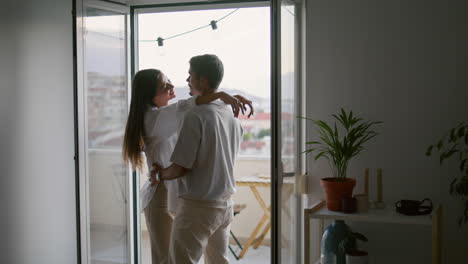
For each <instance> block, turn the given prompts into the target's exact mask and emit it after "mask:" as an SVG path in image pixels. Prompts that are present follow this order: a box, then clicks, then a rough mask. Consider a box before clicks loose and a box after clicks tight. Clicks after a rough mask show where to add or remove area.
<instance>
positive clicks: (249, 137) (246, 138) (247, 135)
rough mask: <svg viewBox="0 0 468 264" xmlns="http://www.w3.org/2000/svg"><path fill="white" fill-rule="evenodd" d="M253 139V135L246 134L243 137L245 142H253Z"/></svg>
mask: <svg viewBox="0 0 468 264" xmlns="http://www.w3.org/2000/svg"><path fill="white" fill-rule="evenodd" d="M252 138H253V135H252V133H245V134H244V136H243V139H244V140H245V141H248V140H251V139H252Z"/></svg>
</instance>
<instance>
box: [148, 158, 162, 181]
mask: <svg viewBox="0 0 468 264" xmlns="http://www.w3.org/2000/svg"><path fill="white" fill-rule="evenodd" d="M160 170H161V166H159V165H158V164H157V163H153V168H152V169H151V172H150V176H149V181H150V183H151V186H153V185H155V184H157V183H160V182H161V180H160V179H158V178H157V177H156V175H157V173H158V172H159V171H160Z"/></svg>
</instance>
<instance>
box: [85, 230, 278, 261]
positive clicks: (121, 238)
mask: <svg viewBox="0 0 468 264" xmlns="http://www.w3.org/2000/svg"><path fill="white" fill-rule="evenodd" d="M232 247H233V249H234V250H235V251H236V252H237V253H238V252H239V249H237V247H236V246H232ZM228 257H229V261H230V263H232V264H237V263H239V264H269V263H270V247H268V246H263V245H262V246H260V247H258V248H257V249H253V248H250V249H249V250H248V251H247V253H246V254H245V256H244V257H243V258H242V259H240V260H236V259H235V258H234V256H233V255H232V253H231V252H230V251H229V252H228ZM91 259H92V260H91V263H92V264H126V263H128V256H127V244H126V233H124V232H123V230H105V229H104V230H103V229H94V230H92V232H91ZM141 260H142V261H141V263H142V264H152V263H151V253H150V247H149V240H148V236H147V235H145V234H143V235H142V237H141ZM199 264H204V261H203V258H202V259H201V260H200V262H199Z"/></svg>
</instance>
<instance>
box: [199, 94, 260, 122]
mask: <svg viewBox="0 0 468 264" xmlns="http://www.w3.org/2000/svg"><path fill="white" fill-rule="evenodd" d="M217 99H221V101H223V102H224V103H226V104H229V105H230V106H231V108H232V112H233V113H234V116H235V117H237V116H238V115H239V111H241V112H242V114H244V111H246V110H247V107H246V105H248V106H249V107H250V113H249V115H248V117H250V116H252V115H253V113H254V108H253V106H252V101H250V100H247V99H246V98H244V97H243V96H240V95H234V96H231V95H230V94H228V93H225V92H216V93H212V94H207V95H202V96H198V97H197V99H196V100H195V103H196V104H197V105H201V104H208V103H210V102H213V101H214V100H217Z"/></svg>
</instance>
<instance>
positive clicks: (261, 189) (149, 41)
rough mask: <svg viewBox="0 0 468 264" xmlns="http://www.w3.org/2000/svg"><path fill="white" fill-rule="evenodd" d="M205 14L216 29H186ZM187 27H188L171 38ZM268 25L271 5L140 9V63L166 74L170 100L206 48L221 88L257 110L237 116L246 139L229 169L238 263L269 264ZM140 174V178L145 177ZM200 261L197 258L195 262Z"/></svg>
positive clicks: (203, 21)
mask: <svg viewBox="0 0 468 264" xmlns="http://www.w3.org/2000/svg"><path fill="white" fill-rule="evenodd" d="M220 18H223V19H222V20H219V19H220ZM211 20H219V21H218V22H217V29H216V30H213V29H212V28H211V27H206V28H202V29H200V30H197V31H194V32H190V30H192V29H195V28H198V27H200V26H202V25H207V24H209V22H210V21H211ZM157 25H164V27H160V26H159V27H158V26H157ZM187 31H189V32H190V33H187V34H183V35H180V36H178V37H174V38H170V37H171V36H175V35H178V34H180V33H183V32H187ZM270 31H271V29H270V7H269V6H261V7H249V8H242V7H240V8H238V9H237V8H228V9H212V10H191V11H171V12H157V13H144V14H139V15H138V37H139V42H138V52H139V54H138V63H139V65H138V66H139V69H140V70H142V69H147V68H156V69H161V70H162V71H163V72H165V73H166V74H167V75H168V77H169V78H170V79H171V81H172V83H173V84H174V86H175V89H174V91H175V94H176V98H175V99H174V100H173V101H171V102H170V103H173V102H176V101H177V100H180V99H186V98H188V97H189V94H188V91H189V88H188V86H187V82H186V79H187V75H188V74H187V71H188V68H189V63H188V62H189V60H190V58H191V57H192V56H195V55H201V54H205V53H210V54H216V55H217V56H218V57H219V58H220V59H221V60H222V61H223V64H224V69H225V73H224V78H223V81H222V82H221V85H220V88H219V89H220V90H222V91H225V92H228V93H230V94H241V95H244V96H245V97H247V98H249V99H250V100H252V101H253V104H254V106H255V110H256V114H255V116H253V117H251V118H248V117H247V116H242V115H241V116H239V120H240V122H241V124H242V127H243V129H244V137H243V140H242V142H241V146H240V153H239V155H238V158H237V160H236V165H235V168H234V177H235V179H236V183H237V187H236V193H235V194H234V195H233V200H234V203H235V204H239V205H245V206H246V207H245V209H243V210H242V212H241V213H239V214H237V215H236V216H235V217H234V221H233V222H232V225H231V231H232V233H233V234H234V235H235V236H236V238H237V239H238V241H239V242H240V244H241V245H242V247H243V248H242V249H241V248H240V247H239V246H238V245H237V243H236V242H235V241H234V239H233V237H232V236H231V244H230V246H231V248H232V249H233V251H234V252H235V254H236V256H242V258H241V259H240V261H239V263H256V264H268V263H271V253H270V252H271V234H270V217H269V214H270V213H269V209H268V208H269V207H270V203H271V199H270V182H271V148H270V146H271V144H270V142H271V103H270V101H271V94H270V87H271V74H270V67H271V59H270V57H271V49H270V41H271V36H270ZM158 37H161V38H168V39H167V40H165V41H164V46H162V47H160V46H158V44H157V42H156V38H158ZM141 177H142V178H140V183H142V184H143V183H144V182H145V180H146V179H145V177H146V175H144V174H142V175H141ZM258 182H260V183H261V184H258ZM259 185H261V186H259ZM263 205H265V207H266V208H265V207H263ZM145 222H146V221H145V220H144V217H142V221H141V238H142V243H141V244H142V263H143V264H149V263H151V258H150V245H149V235H148V232H147V227H146V223H145ZM247 242H248V243H247ZM228 258H229V259H230V261H231V262H232V263H236V262H237V260H236V259H235V256H234V254H232V252H228ZM202 263H203V259H202V260H201V261H200V263H199V264H202Z"/></svg>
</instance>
